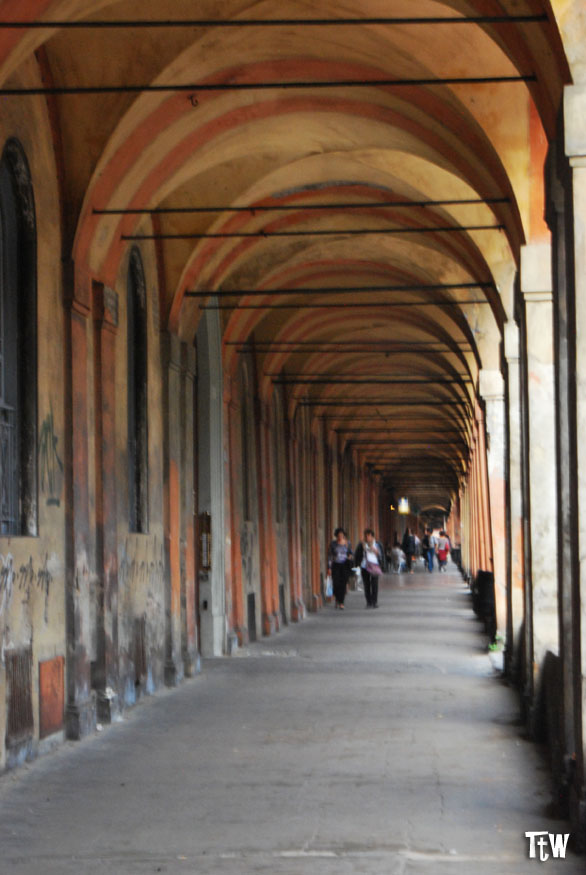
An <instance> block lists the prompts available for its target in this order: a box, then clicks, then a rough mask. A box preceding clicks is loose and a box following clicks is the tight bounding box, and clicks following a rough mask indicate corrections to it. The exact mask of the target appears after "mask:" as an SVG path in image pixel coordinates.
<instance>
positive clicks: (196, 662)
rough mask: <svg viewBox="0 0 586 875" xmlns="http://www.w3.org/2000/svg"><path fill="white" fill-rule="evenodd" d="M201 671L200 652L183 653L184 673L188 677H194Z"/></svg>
mask: <svg viewBox="0 0 586 875" xmlns="http://www.w3.org/2000/svg"><path fill="white" fill-rule="evenodd" d="M200 671H201V660H200V658H199V653H195V652H194V653H185V654H184V655H183V675H184V677H186V678H193V677H195V675H196V674H199V672H200Z"/></svg>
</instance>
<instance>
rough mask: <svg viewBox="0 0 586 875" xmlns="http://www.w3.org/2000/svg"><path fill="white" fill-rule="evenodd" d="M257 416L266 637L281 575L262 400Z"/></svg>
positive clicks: (267, 426) (268, 436) (273, 626)
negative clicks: (276, 547)
mask: <svg viewBox="0 0 586 875" xmlns="http://www.w3.org/2000/svg"><path fill="white" fill-rule="evenodd" d="M255 415H256V423H255V426H256V428H255V431H256V440H255V447H256V468H257V492H258V542H259V557H260V599H261V625H262V633H263V635H273V634H274V633H275V632H276V631H277V622H278V614H277V604H278V594H277V579H278V572H277V567H276V550H275V549H274V541H275V530H274V518H273V503H272V478H271V434H270V424H269V418H270V412H269V409H268V406H267V404H266V403H265V402H264V401H263V400H262V399H261V398H259V397H258V396H257V397H256V398H255Z"/></svg>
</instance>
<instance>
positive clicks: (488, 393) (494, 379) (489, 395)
mask: <svg viewBox="0 0 586 875" xmlns="http://www.w3.org/2000/svg"><path fill="white" fill-rule="evenodd" d="M478 391H479V393H480V395H481V396H482V398H484V400H485V401H502V400H503V398H504V397H505V381H504V378H503V375H502V374H501V372H500V371H489V370H486V368H482V370H481V371H480V374H479V384H478Z"/></svg>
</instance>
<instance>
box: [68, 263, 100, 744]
mask: <svg viewBox="0 0 586 875" xmlns="http://www.w3.org/2000/svg"><path fill="white" fill-rule="evenodd" d="M90 289H91V283H90V280H89V279H87V281H85V282H84V281H82V280H81V279H79V278H78V277H75V276H74V265H73V263H72V262H68V263H67V264H66V265H65V267H64V292H65V294H64V298H65V306H66V308H67V311H68V318H66V323H65V324H66V334H65V343H66V356H67V371H66V428H65V435H66V450H65V454H66V462H65V473H66V478H65V489H66V504H65V506H66V508H67V540H66V565H65V567H66V574H67V578H66V601H65V613H66V630H67V648H66V661H67V671H66V678H67V703H66V708H65V727H66V734H67V738H70V739H80V738H82V737H83V736H84V735H87V734H89V733H90V732H93V730H94V729H95V726H96V702H95V697H94V694H93V693H92V689H91V647H92V642H91V611H90V580H91V562H90V556H91V537H90V518H89V489H88V470H89V451H88V413H89V411H88V321H89V317H90V314H91V292H90Z"/></svg>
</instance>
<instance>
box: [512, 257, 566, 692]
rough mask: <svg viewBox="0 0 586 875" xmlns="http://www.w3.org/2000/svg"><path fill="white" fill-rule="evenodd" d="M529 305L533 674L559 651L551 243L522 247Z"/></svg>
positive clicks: (523, 285)
mask: <svg viewBox="0 0 586 875" xmlns="http://www.w3.org/2000/svg"><path fill="white" fill-rule="evenodd" d="M521 292H522V295H523V301H524V307H525V324H526V347H527V349H526V356H527V384H528V385H527V402H528V409H527V419H528V423H527V424H528V441H529V445H528V447H527V454H528V477H529V484H528V486H529V508H528V510H529V541H530V557H531V561H530V568H528V569H527V570H526V571H527V578H528V580H529V582H530V586H531V596H532V599H531V601H532V627H533V642H532V644H533V666H532V670H533V680H534V682H535V683H536V682H537V678H538V676H539V673H540V671H541V669H542V667H543V661H544V659H545V654H546V653H547V651H548V650H551V651H552V652H553V653H556V654H557V653H558V650H559V631H558V595H557V554H558V548H557V507H556V501H555V495H556V488H557V478H556V465H555V460H556V433H555V374H554V347H553V286H552V270H551V246H550V245H549V244H548V243H535V244H531V245H528V246H523V247H522V249H521Z"/></svg>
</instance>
